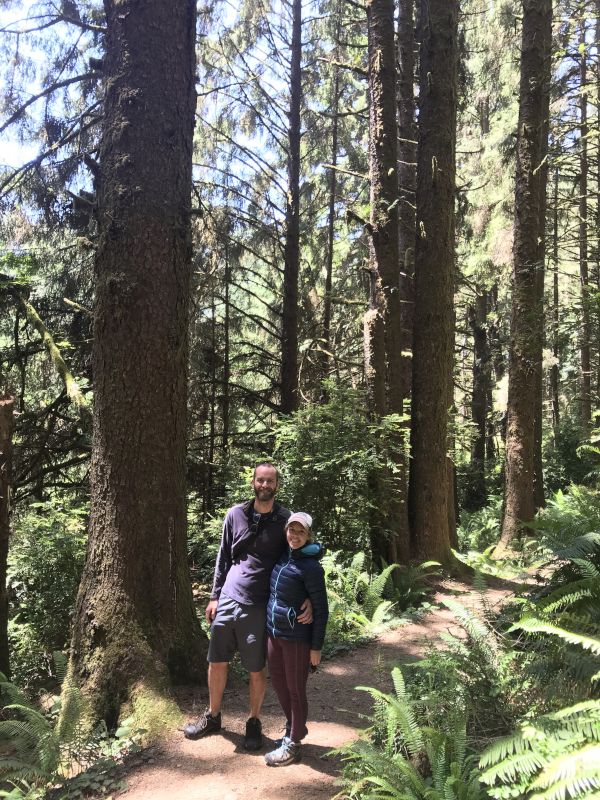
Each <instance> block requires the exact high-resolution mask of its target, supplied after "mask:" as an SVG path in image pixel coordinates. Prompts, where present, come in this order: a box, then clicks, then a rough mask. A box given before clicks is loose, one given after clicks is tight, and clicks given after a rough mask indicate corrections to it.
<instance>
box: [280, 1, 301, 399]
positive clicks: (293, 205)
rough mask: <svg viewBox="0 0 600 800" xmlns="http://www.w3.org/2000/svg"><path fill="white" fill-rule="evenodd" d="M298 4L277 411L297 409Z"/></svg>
mask: <svg viewBox="0 0 600 800" xmlns="http://www.w3.org/2000/svg"><path fill="white" fill-rule="evenodd" d="M301 58H302V2H301V0H293V3H292V48H291V62H290V70H291V71H290V112H289V128H288V146H289V152H288V192H287V200H286V212H285V225H286V227H285V251H284V271H283V317H282V331H281V334H282V336H281V411H282V412H283V413H284V414H290V413H291V412H292V411H295V410H296V409H297V408H298V279H299V276H300V139H301V132H300V106H301V103H302V72H301Z"/></svg>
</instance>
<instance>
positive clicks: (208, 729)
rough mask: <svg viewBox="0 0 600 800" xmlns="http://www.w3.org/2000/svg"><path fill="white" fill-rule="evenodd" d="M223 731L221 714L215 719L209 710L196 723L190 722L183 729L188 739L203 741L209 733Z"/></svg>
mask: <svg viewBox="0 0 600 800" xmlns="http://www.w3.org/2000/svg"><path fill="white" fill-rule="evenodd" d="M220 730H221V712H220V711H219V713H218V714H217V715H216V716H214V717H213V715H212V714H211V713H210V711H209V710H208V708H207V709H206V711H205V712H204V714H202V716H201V717H200V719H198V720H196V722H190V723H189V725H186V726H185V728H184V729H183V735H184V736H185V738H186V739H201V738H202V737H203V736H208V734H209V733H218V732H219V731H220Z"/></svg>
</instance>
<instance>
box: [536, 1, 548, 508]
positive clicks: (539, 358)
mask: <svg viewBox="0 0 600 800" xmlns="http://www.w3.org/2000/svg"><path fill="white" fill-rule="evenodd" d="M550 14H552V12H550ZM544 33H545V35H546V42H545V53H546V59H547V62H548V63H547V65H546V67H545V71H546V75H547V79H546V80H545V81H544V86H543V94H542V128H541V141H540V168H539V177H538V180H539V185H538V190H539V195H540V207H539V218H538V250H539V253H538V269H537V271H536V304H537V307H538V309H539V314H538V316H537V317H536V320H537V333H536V337H535V342H536V359H535V422H534V440H533V501H534V505H535V510H536V511H537V510H538V509H540V508H543V507H544V506H545V505H546V498H545V496H544V465H543V459H542V434H543V419H544V373H543V356H544V343H545V339H546V336H545V330H546V328H545V315H544V282H545V276H546V210H547V207H548V199H547V189H548V135H549V132H550V79H551V71H552V64H551V53H552V18H550V23H549V24H548V25H546V26H545V29H544Z"/></svg>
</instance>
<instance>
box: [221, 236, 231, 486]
mask: <svg viewBox="0 0 600 800" xmlns="http://www.w3.org/2000/svg"><path fill="white" fill-rule="evenodd" d="M230 284H231V254H230V252H229V243H227V244H226V245H225V287H224V288H225V297H224V305H225V319H224V320H223V391H222V408H221V418H222V424H223V434H222V439H221V448H222V460H223V465H227V464H228V462H229V404H230V394H229V382H230V380H231V363H230V343H229V338H230V330H229V329H230V315H231V308H230V304H229V289H230ZM222 488H223V489H224V488H225V486H224V485H223V487H222Z"/></svg>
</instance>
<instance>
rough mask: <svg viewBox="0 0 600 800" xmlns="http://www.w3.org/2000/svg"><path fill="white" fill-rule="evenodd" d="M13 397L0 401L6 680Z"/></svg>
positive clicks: (1, 648) (0, 632)
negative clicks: (7, 573)
mask: <svg viewBox="0 0 600 800" xmlns="http://www.w3.org/2000/svg"><path fill="white" fill-rule="evenodd" d="M14 405H15V399H14V397H6V396H5V397H3V398H1V399H0V672H3V673H4V675H5V676H6V677H7V678H10V654H9V650H8V594H7V587H6V570H7V560H8V542H9V539H10V492H11V485H12V436H13V426H14V417H13V411H14Z"/></svg>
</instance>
